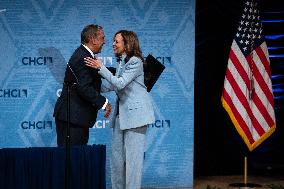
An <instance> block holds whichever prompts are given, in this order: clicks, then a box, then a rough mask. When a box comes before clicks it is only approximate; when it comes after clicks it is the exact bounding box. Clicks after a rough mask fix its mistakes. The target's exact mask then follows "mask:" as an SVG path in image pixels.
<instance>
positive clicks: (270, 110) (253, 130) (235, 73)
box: [222, 40, 276, 150]
mask: <svg viewBox="0 0 284 189" xmlns="http://www.w3.org/2000/svg"><path fill="white" fill-rule="evenodd" d="M268 57H269V56H268V51H267V46H266V43H265V42H263V43H262V44H261V45H260V46H259V47H257V48H256V49H254V50H253V52H252V53H251V54H250V55H249V56H247V57H245V56H244V54H243V53H242V51H241V50H240V49H239V46H238V45H237V43H236V42H235V40H234V41H233V44H232V47H231V51H230V55H229V61H228V66H227V71H226V77H225V81H224V89H223V94H222V104H223V106H224V108H225V109H226V111H227V112H228V114H229V116H230V118H231V120H232V122H233V124H234V126H235V127H236V129H237V131H238V132H239V134H240V135H241V137H242V138H243V140H244V141H245V143H246V145H247V146H248V148H249V150H253V149H254V148H256V147H257V146H258V145H259V144H260V143H261V142H262V141H264V140H265V139H266V138H267V137H269V136H270V135H271V134H272V133H273V131H274V130H275V127H276V124H275V114H274V101H273V93H272V84H271V73H270V63H269V58H268ZM250 65H251V66H250ZM251 68H252V69H251ZM250 78H252V79H253V84H254V85H253V86H254V90H253V93H252V95H251V96H250V83H251V81H250Z"/></svg>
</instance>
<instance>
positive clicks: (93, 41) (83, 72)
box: [54, 24, 111, 146]
mask: <svg viewBox="0 0 284 189" xmlns="http://www.w3.org/2000/svg"><path fill="white" fill-rule="evenodd" d="M81 43H82V44H81V45H80V47H78V48H77V49H76V50H75V52H74V53H73V55H72V56H71V58H70V60H69V62H68V64H67V67H66V71H65V77H64V83H63V89H62V93H61V96H60V97H59V98H58V99H57V102H56V105H55V108H54V117H55V124H56V133H57V145H58V146H64V145H65V144H66V140H65V139H66V134H67V132H66V131H67V123H68V122H67V95H68V93H67V85H69V86H70V91H71V94H70V143H71V145H86V144H87V143H88V139H89V128H90V127H92V126H93V125H94V124H95V122H96V118H97V112H98V110H100V109H104V111H105V117H108V116H109V114H110V111H111V106H110V104H109V103H108V100H107V99H106V98H105V97H103V96H102V95H101V94H100V90H101V76H100V75H99V74H98V71H97V70H95V69H92V68H90V67H87V66H86V65H85V63H84V58H85V57H93V58H95V54H97V53H99V52H101V49H102V47H103V45H104V43H105V35H104V31H103V28H102V27H101V26H98V25H93V24H92V25H87V26H86V27H85V28H84V29H83V30H82V32H81Z"/></svg>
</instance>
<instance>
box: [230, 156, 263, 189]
mask: <svg viewBox="0 0 284 189" xmlns="http://www.w3.org/2000/svg"><path fill="white" fill-rule="evenodd" d="M229 186H231V187H238V188H242V187H246V188H255V187H261V185H260V184H255V183H249V182H248V163H247V156H245V157H244V182H243V183H231V184H229Z"/></svg>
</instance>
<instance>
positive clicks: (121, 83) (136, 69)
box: [99, 57, 143, 90]
mask: <svg viewBox="0 0 284 189" xmlns="http://www.w3.org/2000/svg"><path fill="white" fill-rule="evenodd" d="M142 66H143V65H142V61H141V60H140V59H139V58H137V57H132V58H131V59H130V60H129V61H128V62H127V63H126V64H125V70H124V72H123V73H122V75H121V76H120V77H118V76H114V75H112V73H111V72H110V71H109V70H108V69H107V68H106V67H105V66H104V65H103V66H102V67H101V69H100V71H99V74H101V76H103V77H104V78H105V79H106V80H107V81H108V82H109V83H111V84H112V85H113V86H114V88H115V89H116V90H122V89H123V88H125V87H126V86H127V85H128V84H129V83H130V82H131V81H133V80H134V79H135V78H136V77H138V76H139V75H141V74H142V71H143V69H142V68H143V67H142Z"/></svg>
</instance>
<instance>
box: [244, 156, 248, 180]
mask: <svg viewBox="0 0 284 189" xmlns="http://www.w3.org/2000/svg"><path fill="white" fill-rule="evenodd" d="M247 168H248V167H247V156H245V162H244V184H245V185H246V184H247V181H248V180H247V173H248V172H247Z"/></svg>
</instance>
